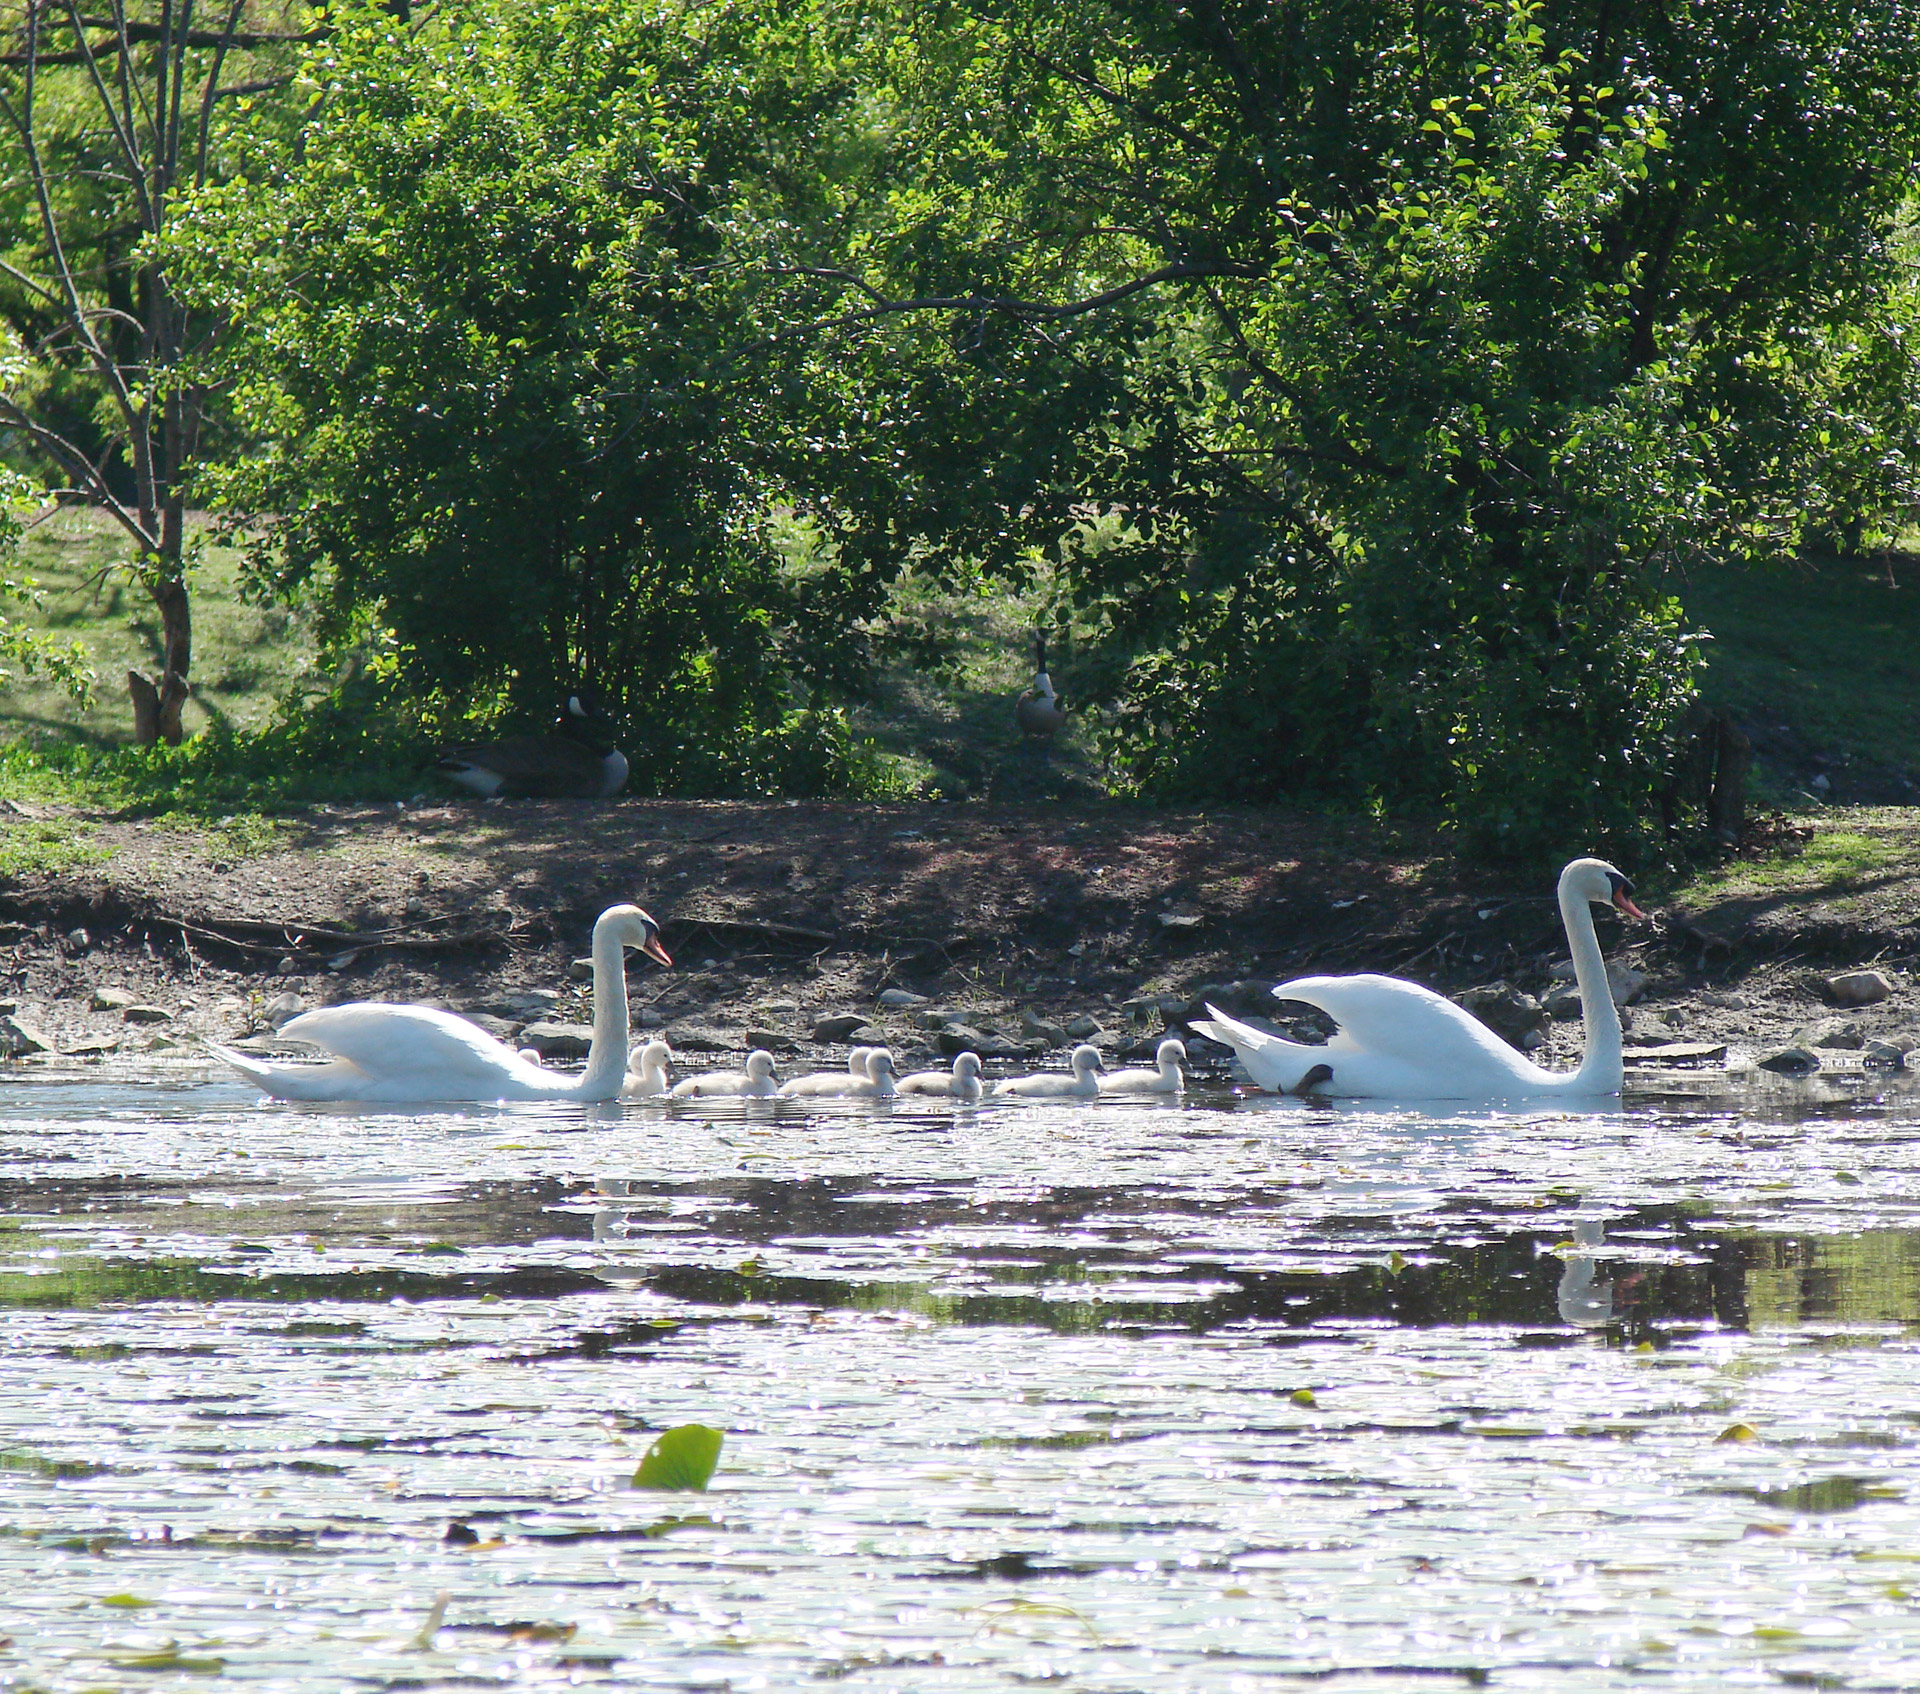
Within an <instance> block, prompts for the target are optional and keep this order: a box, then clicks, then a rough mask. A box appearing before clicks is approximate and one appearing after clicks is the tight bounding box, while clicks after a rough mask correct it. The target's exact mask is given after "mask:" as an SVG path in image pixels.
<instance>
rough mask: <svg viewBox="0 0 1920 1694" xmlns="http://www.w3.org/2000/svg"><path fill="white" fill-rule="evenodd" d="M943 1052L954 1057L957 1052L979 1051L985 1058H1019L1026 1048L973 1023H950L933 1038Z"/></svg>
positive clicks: (1023, 1054) (948, 1056)
mask: <svg viewBox="0 0 1920 1694" xmlns="http://www.w3.org/2000/svg"><path fill="white" fill-rule="evenodd" d="M933 1044H934V1045H935V1046H936V1047H938V1048H939V1049H940V1051H941V1053H942V1054H943V1055H944V1056H945V1057H947V1058H949V1059H950V1058H952V1057H953V1056H954V1054H956V1053H978V1054H979V1055H980V1057H981V1058H983V1059H1018V1058H1024V1057H1025V1056H1026V1050H1025V1049H1024V1048H1022V1047H1016V1046H1014V1045H1013V1044H1012V1043H1010V1042H1008V1041H1006V1040H1004V1039H1003V1038H1002V1037H1000V1036H999V1035H997V1034H993V1033H990V1032H988V1031H986V1030H981V1029H975V1028H974V1027H973V1026H972V1025H971V1024H965V1023H950V1024H948V1025H947V1027H946V1028H945V1029H943V1030H941V1031H940V1032H939V1033H938V1034H937V1035H935V1036H934V1038H933Z"/></svg>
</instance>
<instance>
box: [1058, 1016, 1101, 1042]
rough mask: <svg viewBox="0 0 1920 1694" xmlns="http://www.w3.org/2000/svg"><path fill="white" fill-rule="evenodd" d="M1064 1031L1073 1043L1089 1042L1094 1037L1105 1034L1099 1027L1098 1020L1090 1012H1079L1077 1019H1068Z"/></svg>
mask: <svg viewBox="0 0 1920 1694" xmlns="http://www.w3.org/2000/svg"><path fill="white" fill-rule="evenodd" d="M1066 1030H1067V1034H1068V1036H1069V1037H1071V1038H1072V1039H1073V1040H1075V1041H1091V1040H1092V1039H1093V1038H1094V1037H1095V1036H1096V1035H1103V1034H1105V1033H1106V1032H1105V1031H1104V1030H1103V1029H1101V1027H1100V1020H1099V1019H1098V1018H1096V1017H1094V1016H1093V1014H1092V1013H1091V1012H1081V1013H1080V1014H1079V1015H1078V1016H1077V1017H1071V1018H1068V1019H1067V1023H1066Z"/></svg>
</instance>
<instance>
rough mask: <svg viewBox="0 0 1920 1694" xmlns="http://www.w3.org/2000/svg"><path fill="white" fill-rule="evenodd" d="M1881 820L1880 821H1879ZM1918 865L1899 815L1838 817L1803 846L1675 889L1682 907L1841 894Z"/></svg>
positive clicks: (1918, 832)
mask: <svg viewBox="0 0 1920 1694" xmlns="http://www.w3.org/2000/svg"><path fill="white" fill-rule="evenodd" d="M1883 819H1884V821H1882V820H1883ZM1917 864H1920V828H1916V827H1915V825H1914V824H1913V822H1912V821H1911V820H1910V819H1909V818H1908V817H1906V816H1904V815H1902V814H1899V813H1874V812H1860V813H1854V814H1842V815H1841V816H1840V817H1839V818H1837V819H1836V820H1835V822H1834V826H1833V827H1831V828H1827V829H1817V830H1815V832H1814V833H1813V834H1812V835H1811V836H1810V837H1808V838H1807V839H1806V840H1805V841H1804V842H1801V843H1796V844H1793V845H1791V846H1788V847H1785V848H1783V849H1782V850H1780V851H1778V852H1774V853H1770V854H1768V855H1766V856H1765V857H1763V858H1757V859H1735V860H1732V861H1730V862H1729V863H1727V864H1724V865H1721V866H1718V867H1717V868H1715V869H1713V870H1710V871H1704V872H1702V873H1701V874H1700V875H1698V876H1695V877H1693V878H1691V879H1689V880H1688V881H1687V882H1686V883H1684V884H1683V885H1682V886H1681V887H1679V888H1678V889H1676V890H1675V892H1674V898H1675V899H1676V900H1677V901H1678V902H1679V903H1681V904H1682V905H1699V904H1703V903H1705V902H1709V901H1714V900H1723V899H1726V898H1728V897H1729V896H1738V895H1741V894H1764V893H1772V892H1776V891H1779V890H1781V889H1816V888H1817V889H1826V888H1832V889H1835V890H1844V889H1847V888H1850V887H1853V886H1855V885H1857V884H1859V883H1862V882H1866V881H1869V880H1871V879H1873V878H1875V877H1878V876H1882V875H1886V874H1891V873H1896V872H1898V873H1906V872H1909V871H1911V870H1913V869H1914V868H1915V867H1916V865H1917Z"/></svg>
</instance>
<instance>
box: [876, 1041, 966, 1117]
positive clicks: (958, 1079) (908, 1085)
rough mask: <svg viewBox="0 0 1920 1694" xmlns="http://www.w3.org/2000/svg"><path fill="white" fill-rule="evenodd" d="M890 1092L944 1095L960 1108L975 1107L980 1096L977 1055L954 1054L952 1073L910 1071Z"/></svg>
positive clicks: (895, 1083)
mask: <svg viewBox="0 0 1920 1694" xmlns="http://www.w3.org/2000/svg"><path fill="white" fill-rule="evenodd" d="M893 1088H894V1092H895V1093H896V1094H945V1095H946V1096H948V1098H950V1099H954V1100H958V1101H960V1102H961V1103H962V1104H963V1105H968V1106H972V1105H975V1104H977V1103H978V1102H979V1099H980V1092H981V1089H980V1055H979V1054H978V1053H956V1054H954V1056H953V1069H952V1070H950V1071H913V1072H910V1073H909V1074H908V1075H906V1076H903V1077H897V1078H896V1079H895V1080H894V1084H893Z"/></svg>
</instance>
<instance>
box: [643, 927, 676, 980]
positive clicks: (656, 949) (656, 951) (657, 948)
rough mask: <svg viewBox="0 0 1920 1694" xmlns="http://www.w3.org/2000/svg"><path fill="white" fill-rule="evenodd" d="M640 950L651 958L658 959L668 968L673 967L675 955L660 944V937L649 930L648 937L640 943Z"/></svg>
mask: <svg viewBox="0 0 1920 1694" xmlns="http://www.w3.org/2000/svg"><path fill="white" fill-rule="evenodd" d="M640 951H641V952H643V953H645V954H646V956H647V957H648V958H649V959H658V960H659V961H660V963H661V964H663V965H665V966H666V967H667V969H668V970H672V969H673V955H672V954H671V953H669V952H668V951H667V950H666V948H664V947H662V946H661V945H660V937H659V936H658V935H656V934H655V933H654V932H653V931H652V930H648V931H647V934H646V939H645V940H643V941H642V942H641V943H640Z"/></svg>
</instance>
